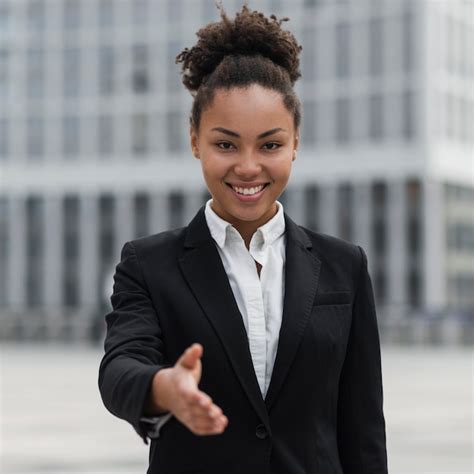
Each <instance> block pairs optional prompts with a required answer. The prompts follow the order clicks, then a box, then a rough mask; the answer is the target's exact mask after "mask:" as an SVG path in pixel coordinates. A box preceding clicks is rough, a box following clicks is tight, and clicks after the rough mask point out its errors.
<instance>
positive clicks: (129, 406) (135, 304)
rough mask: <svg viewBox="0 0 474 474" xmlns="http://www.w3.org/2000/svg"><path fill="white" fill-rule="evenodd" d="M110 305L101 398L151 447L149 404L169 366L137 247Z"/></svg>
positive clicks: (127, 253) (119, 271)
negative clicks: (155, 378) (146, 418)
mask: <svg viewBox="0 0 474 474" xmlns="http://www.w3.org/2000/svg"><path fill="white" fill-rule="evenodd" d="M111 303H112V311H111V312H110V313H108V314H107V315H106V316H105V320H106V323H107V333H106V337H105V341H104V349H105V354H104V356H103V358H102V361H101V363H100V367H99V381H98V382H99V390H100V394H101V397H102V401H103V402H104V405H105V406H106V408H107V409H108V410H109V411H110V412H111V413H112V414H114V415H115V416H117V417H119V418H122V419H124V420H126V421H128V422H129V423H130V424H131V425H132V426H133V427H134V429H135V431H136V432H137V433H138V434H139V435H140V436H141V437H142V439H143V441H144V443H145V444H148V432H149V425H147V423H145V422H144V421H142V420H141V417H142V416H143V410H144V404H145V400H146V397H147V394H148V392H149V390H150V388H151V382H152V379H153V376H154V375H155V374H156V372H157V371H159V370H160V369H162V368H164V367H169V366H170V365H168V364H164V363H163V340H162V331H161V328H160V324H159V320H158V316H157V313H156V310H155V308H154V307H153V303H152V300H151V298H150V294H149V292H148V289H147V285H146V282H145V280H144V278H143V273H142V270H141V268H140V262H139V259H138V256H137V252H136V249H135V247H134V245H133V243H132V242H127V243H126V244H125V245H124V246H123V248H122V253H121V261H120V263H119V264H118V265H117V266H116V269H115V274H114V287H113V293H112V296H111Z"/></svg>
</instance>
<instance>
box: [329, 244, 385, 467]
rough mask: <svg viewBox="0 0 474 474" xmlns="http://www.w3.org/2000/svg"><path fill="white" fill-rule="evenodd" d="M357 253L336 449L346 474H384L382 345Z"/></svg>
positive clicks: (364, 269) (363, 257) (364, 259)
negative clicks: (358, 263)
mask: <svg viewBox="0 0 474 474" xmlns="http://www.w3.org/2000/svg"><path fill="white" fill-rule="evenodd" d="M358 248H359V251H360V255H361V258H360V262H361V263H360V271H359V276H358V281H357V282H356V283H357V290H356V294H355V297H354V302H353V311H352V324H351V330H350V336H349V340H348V343H347V351H346V358H345V361H344V365H343V368H342V372H341V377H340V381H339V398H338V423H337V425H338V428H337V429H338V448H339V456H340V460H341V464H342V467H343V471H344V474H386V473H387V472H388V468H387V452H386V435H385V419H384V415H383V390H382V370H381V354H380V341H379V333H378V327H377V317H376V310H375V302H374V294H373V290H372V283H371V279H370V276H369V273H368V269H367V256H366V254H365V252H364V250H363V249H362V248H361V247H360V246H358Z"/></svg>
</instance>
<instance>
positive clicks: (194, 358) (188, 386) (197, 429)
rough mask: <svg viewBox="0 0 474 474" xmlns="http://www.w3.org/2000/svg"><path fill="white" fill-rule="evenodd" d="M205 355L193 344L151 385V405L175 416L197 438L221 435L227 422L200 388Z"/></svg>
mask: <svg viewBox="0 0 474 474" xmlns="http://www.w3.org/2000/svg"><path fill="white" fill-rule="evenodd" d="M202 353H203V347H202V345H201V344H199V343H195V344H192V345H191V346H189V347H188V348H187V349H186V350H185V351H184V352H183V354H182V355H181V357H180V358H179V359H178V361H177V362H176V364H175V365H174V367H171V368H166V369H161V370H160V371H159V372H157V374H156V375H155V378H154V379H153V384H152V393H151V396H152V402H154V406H155V407H159V409H160V410H168V411H170V412H171V413H173V415H174V416H175V417H176V418H177V419H178V420H179V421H180V422H181V423H183V424H184V425H185V426H186V427H187V428H188V429H189V430H191V431H192V432H193V433H194V434H198V435H212V434H219V433H222V432H223V431H224V429H225V427H226V426H227V424H228V419H227V417H226V416H225V415H224V414H223V413H222V410H221V408H219V407H218V406H217V405H215V404H214V403H213V401H212V399H211V397H210V396H209V395H207V394H206V393H204V392H203V391H201V390H200V389H199V388H198V384H199V381H200V380H201V374H202V363H201V357H202Z"/></svg>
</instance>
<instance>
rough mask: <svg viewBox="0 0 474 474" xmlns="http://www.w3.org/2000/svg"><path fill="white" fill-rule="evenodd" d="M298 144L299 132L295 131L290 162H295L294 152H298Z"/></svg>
mask: <svg viewBox="0 0 474 474" xmlns="http://www.w3.org/2000/svg"><path fill="white" fill-rule="evenodd" d="M299 144H300V134H299V131H297V132H296V134H295V141H294V143H293V159H292V161H295V160H296V152H297V150H298V146H299Z"/></svg>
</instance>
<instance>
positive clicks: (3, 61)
mask: <svg viewBox="0 0 474 474" xmlns="http://www.w3.org/2000/svg"><path fill="white" fill-rule="evenodd" d="M0 15H1V12H0ZM9 57H10V53H9V51H8V50H7V49H6V48H0V97H7V96H8V94H9V81H8V62H9V61H8V60H9Z"/></svg>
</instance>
